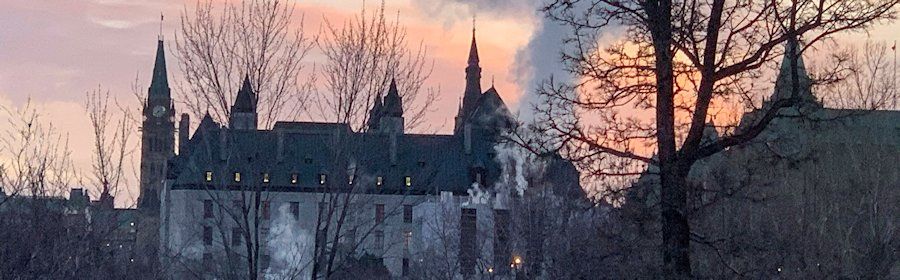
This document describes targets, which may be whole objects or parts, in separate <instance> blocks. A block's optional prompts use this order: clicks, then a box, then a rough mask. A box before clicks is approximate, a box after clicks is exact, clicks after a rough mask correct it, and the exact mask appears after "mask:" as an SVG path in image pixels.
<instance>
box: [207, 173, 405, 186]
mask: <svg viewBox="0 0 900 280" xmlns="http://www.w3.org/2000/svg"><path fill="white" fill-rule="evenodd" d="M233 175H234V176H233V177H232V179H233V180H234V182H235V183H240V182H241V172H234V173H233ZM260 177H262V182H263V183H269V182H270V181H271V180H270V178H269V173H262V174H261V176H260ZM317 178H318V179H319V185H325V183H326V182H327V179H328V177H327V176H326V175H325V174H319V175H318V176H317ZM299 179H300V176H299V175H298V174H297V173H291V184H297V182H298V181H299ZM354 179H355V176H353V175H350V178H349V179H348V184H350V185H353V182H354V181H355V180H354ZM204 180H205V181H206V182H207V183H208V182H212V181H213V172H212V171H206V173H205V176H204ZM403 184H404V185H405V186H406V187H407V188H408V187H412V177H410V176H405V177H403ZM375 185H376V186H379V187H380V186H382V185H384V177H382V176H378V177H375Z"/></svg>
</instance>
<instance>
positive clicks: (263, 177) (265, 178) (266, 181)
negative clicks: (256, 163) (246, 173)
mask: <svg viewBox="0 0 900 280" xmlns="http://www.w3.org/2000/svg"><path fill="white" fill-rule="evenodd" d="M262 181H263V183H269V173H263V174H262Z"/></svg>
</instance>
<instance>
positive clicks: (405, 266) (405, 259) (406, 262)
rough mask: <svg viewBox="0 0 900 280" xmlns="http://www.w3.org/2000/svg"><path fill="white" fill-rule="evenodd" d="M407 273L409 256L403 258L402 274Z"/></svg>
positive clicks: (405, 274)
mask: <svg viewBox="0 0 900 280" xmlns="http://www.w3.org/2000/svg"><path fill="white" fill-rule="evenodd" d="M407 275H409V258H403V276H407Z"/></svg>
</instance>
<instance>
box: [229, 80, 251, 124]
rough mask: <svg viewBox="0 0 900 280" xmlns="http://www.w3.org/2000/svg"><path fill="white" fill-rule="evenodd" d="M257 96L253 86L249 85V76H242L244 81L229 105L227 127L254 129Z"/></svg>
mask: <svg viewBox="0 0 900 280" xmlns="http://www.w3.org/2000/svg"><path fill="white" fill-rule="evenodd" d="M257 101H258V98H257V96H256V92H254V91H253V86H252V85H250V76H249V75H245V76H244V83H243V84H242V85H241V90H239V91H238V94H237V97H236V98H235V100H234V105H232V106H231V117H230V118H229V119H228V128H230V129H237V130H256V127H257V118H258V114H257V112H256V103H257Z"/></svg>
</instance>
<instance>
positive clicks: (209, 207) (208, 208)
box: [203, 199, 213, 218]
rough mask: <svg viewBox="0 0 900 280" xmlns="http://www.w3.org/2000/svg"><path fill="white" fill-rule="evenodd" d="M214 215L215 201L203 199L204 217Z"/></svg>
mask: <svg viewBox="0 0 900 280" xmlns="http://www.w3.org/2000/svg"><path fill="white" fill-rule="evenodd" d="M212 217H213V201H212V200H210V199H207V200H204V201H203V218H212Z"/></svg>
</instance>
